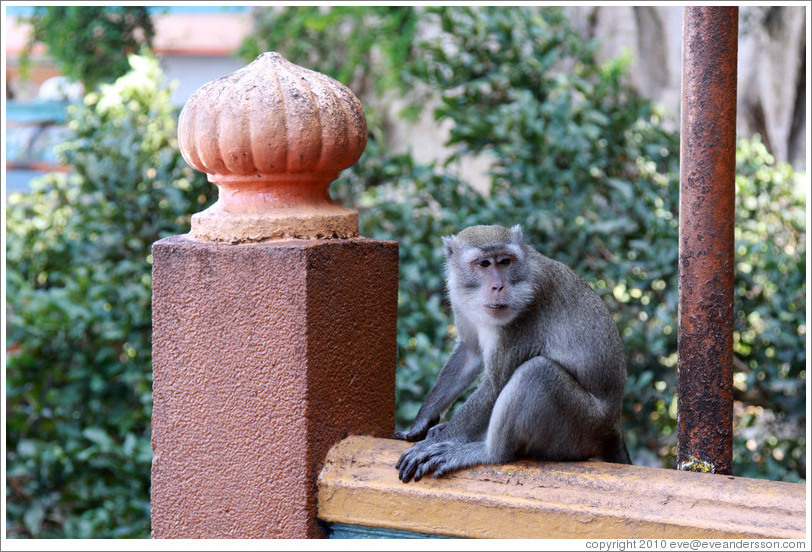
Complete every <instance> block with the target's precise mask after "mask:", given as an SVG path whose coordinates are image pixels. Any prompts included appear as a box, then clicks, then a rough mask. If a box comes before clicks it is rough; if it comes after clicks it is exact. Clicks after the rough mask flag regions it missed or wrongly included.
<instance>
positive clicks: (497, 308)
mask: <svg viewBox="0 0 812 552" xmlns="http://www.w3.org/2000/svg"><path fill="white" fill-rule="evenodd" d="M482 306H483V307H485V308H486V309H488V310H492V311H500V310H504V309H506V308H508V306H507V305H506V304H505V303H490V304H488V305H482Z"/></svg>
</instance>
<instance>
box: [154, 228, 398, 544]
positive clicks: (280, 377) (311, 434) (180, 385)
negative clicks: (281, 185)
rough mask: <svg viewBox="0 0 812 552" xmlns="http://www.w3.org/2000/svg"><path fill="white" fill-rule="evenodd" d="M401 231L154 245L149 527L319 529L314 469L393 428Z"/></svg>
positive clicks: (257, 532)
mask: <svg viewBox="0 0 812 552" xmlns="http://www.w3.org/2000/svg"><path fill="white" fill-rule="evenodd" d="M397 263H398V246H397V244H396V243H394V242H384V241H377V240H370V239H365V238H354V239H342V240H311V241H308V240H289V241H276V242H267V243H256V244H245V245H221V244H212V243H204V242H199V241H195V240H193V239H191V238H190V237H188V236H175V237H171V238H167V239H164V240H161V241H159V242H157V243H156V244H154V246H153V398H154V410H153V420H152V443H153V451H154V459H153V466H152V535H153V537H155V538H271V537H273V538H275V537H281V538H302V537H320V536H321V532H320V530H319V528H318V524H317V522H316V504H315V495H316V484H315V482H316V477H317V475H318V472H319V469H320V466H321V463H322V461H323V459H324V457H325V455H326V453H327V451H328V449H329V448H330V446H331V445H333V444H334V443H336V442H338V441H339V440H341V439H342V438H344V437H345V436H347V435H352V434H356V435H362V434H366V435H375V436H381V437H385V436H389V435H391V433H392V431H393V430H394V403H395V401H394V399H395V393H394V391H395V362H396V338H395V332H396V324H397V312H396V310H397V288H398V280H397V278H398V266H397Z"/></svg>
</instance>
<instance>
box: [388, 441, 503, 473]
mask: <svg viewBox="0 0 812 552" xmlns="http://www.w3.org/2000/svg"><path fill="white" fill-rule="evenodd" d="M486 463H489V462H488V458H487V451H486V449H485V443H483V442H475V443H454V442H451V441H442V442H440V443H428V442H426V441H421V442H420V443H417V444H416V445H415V446H413V447H412V448H410V449H409V450H407V451H406V452H404V453H403V455H402V456H401V457H400V460H398V463H397V464H395V468H396V469H397V470H398V477H399V478H400V480H401V481H403V482H404V483H408V482H409V481H411V480H412V479H414V480H415V481H420V480H421V479H422V478H423V476H424V475H426V474H427V473H428V472H430V471H432V470H434V477H440V476H441V475H444V474H446V473H448V472H452V471H455V470H459V469H462V468H467V467H469V466H474V465H476V464H486Z"/></svg>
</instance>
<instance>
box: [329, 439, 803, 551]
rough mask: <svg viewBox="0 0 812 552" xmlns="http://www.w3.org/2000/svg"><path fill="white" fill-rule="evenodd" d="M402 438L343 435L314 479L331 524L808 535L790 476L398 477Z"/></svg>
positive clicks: (599, 467)
mask: <svg viewBox="0 0 812 552" xmlns="http://www.w3.org/2000/svg"><path fill="white" fill-rule="evenodd" d="M407 448H409V444H408V443H405V442H402V441H394V440H391V439H378V438H372V437H349V438H347V439H345V440H343V441H341V442H340V443H338V444H337V445H335V446H334V447H333V448H332V449H331V450H330V452H329V453H328V455H327V458H326V459H325V463H324V467H323V469H322V471H321V474H320V476H319V479H318V516H319V518H320V519H322V520H324V521H327V522H337V523H348V524H355V525H366V526H371V527H384V528H388V529H400V530H405V531H415V532H420V533H432V534H438V535H450V536H456V537H473V538H513V539H515V538H546V539H550V538H577V539H588V538H658V539H660V538H669V539H671V538H674V539H685V538H710V539H717V538H792V539H802V538H805V521H806V489H805V486H804V485H801V484H797V483H784V482H777V481H767V480H761V479H748V478H742V477H729V476H723V475H709V474H699V473H691V472H682V471H676V470H667V469H661V468H646V467H641V466H623V465H619V464H609V463H605V462H591V461H590V462H535V461H519V462H515V463H511V464H504V465H498V466H478V467H475V468H471V469H468V470H464V471H460V472H457V473H456V474H452V475H449V476H445V477H443V478H440V479H434V478H433V477H429V478H426V479H423V480H421V481H419V482H418V483H408V484H404V483H401V482H400V480H398V477H397V471H396V470H395V463H396V462H397V459H398V458H399V457H400V455H401V453H403V451H405V450H406V449H407Z"/></svg>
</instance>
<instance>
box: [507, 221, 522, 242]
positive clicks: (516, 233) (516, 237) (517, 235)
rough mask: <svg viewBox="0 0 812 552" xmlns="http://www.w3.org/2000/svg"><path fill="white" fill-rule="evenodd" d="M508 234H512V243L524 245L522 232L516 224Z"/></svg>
mask: <svg viewBox="0 0 812 552" xmlns="http://www.w3.org/2000/svg"><path fill="white" fill-rule="evenodd" d="M510 233H511V234H513V241H515V242H516V243H524V233H523V232H522V227H521V226H519V225H518V224H517V225H516V226H514V227H513V228H511V229H510Z"/></svg>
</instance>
